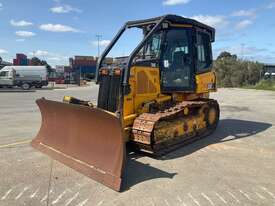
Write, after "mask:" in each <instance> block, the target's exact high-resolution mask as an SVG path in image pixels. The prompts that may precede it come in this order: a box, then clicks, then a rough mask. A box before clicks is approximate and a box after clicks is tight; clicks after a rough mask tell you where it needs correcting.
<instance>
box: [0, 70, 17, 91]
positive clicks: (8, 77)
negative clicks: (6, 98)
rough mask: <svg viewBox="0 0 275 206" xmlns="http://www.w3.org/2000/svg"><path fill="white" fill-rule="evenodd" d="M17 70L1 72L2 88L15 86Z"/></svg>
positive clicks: (0, 83)
mask: <svg viewBox="0 0 275 206" xmlns="http://www.w3.org/2000/svg"><path fill="white" fill-rule="evenodd" d="M14 79H15V70H13V69H5V68H3V69H2V70H0V87H1V86H8V87H9V86H10V87H12V86H14Z"/></svg>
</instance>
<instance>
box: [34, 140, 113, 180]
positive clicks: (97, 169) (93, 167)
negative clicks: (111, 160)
mask: <svg viewBox="0 0 275 206" xmlns="http://www.w3.org/2000/svg"><path fill="white" fill-rule="evenodd" d="M39 144H40V145H42V146H44V147H46V148H48V149H49V150H52V151H53V152H56V153H58V154H59V155H62V156H64V157H66V158H68V159H71V160H73V161H75V162H77V163H79V164H83V165H84V166H86V167H89V168H91V169H94V170H96V171H97V172H99V173H102V174H104V175H105V174H107V172H105V171H103V170H101V169H99V168H96V167H95V166H93V165H90V164H88V163H86V162H83V161H81V160H79V159H76V158H74V157H72V156H70V155H67V154H65V153H63V152H60V151H59V150H56V149H54V148H52V147H50V146H48V145H46V144H43V143H42V142H39ZM108 174H109V175H111V176H114V175H112V174H110V173H108ZM114 177H115V176H114Z"/></svg>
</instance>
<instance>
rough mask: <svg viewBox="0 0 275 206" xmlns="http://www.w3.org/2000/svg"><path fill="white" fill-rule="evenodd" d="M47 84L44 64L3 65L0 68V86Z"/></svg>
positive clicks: (24, 87) (39, 86)
mask: <svg viewBox="0 0 275 206" xmlns="http://www.w3.org/2000/svg"><path fill="white" fill-rule="evenodd" d="M47 85H48V75H47V68H46V67H45V66H5V67H4V68H3V69H1V70H0V87H16V86H17V87H21V88H22V89H24V90H27V89H30V88H31V87H36V88H42V87H43V86H47Z"/></svg>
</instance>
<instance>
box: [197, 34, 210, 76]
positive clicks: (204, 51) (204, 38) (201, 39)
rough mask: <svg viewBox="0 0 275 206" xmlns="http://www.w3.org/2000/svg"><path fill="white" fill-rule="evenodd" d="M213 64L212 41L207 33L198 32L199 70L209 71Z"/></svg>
mask: <svg viewBox="0 0 275 206" xmlns="http://www.w3.org/2000/svg"><path fill="white" fill-rule="evenodd" d="M211 64H212V53H211V41H210V36H209V34H207V33H203V32H198V34H197V71H198V72H199V73H200V72H204V71H208V70H209V69H210V67H211Z"/></svg>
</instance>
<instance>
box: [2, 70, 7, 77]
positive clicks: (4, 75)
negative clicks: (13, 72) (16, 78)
mask: <svg viewBox="0 0 275 206" xmlns="http://www.w3.org/2000/svg"><path fill="white" fill-rule="evenodd" d="M7 76H9V72H8V71H2V72H0V77H7Z"/></svg>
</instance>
